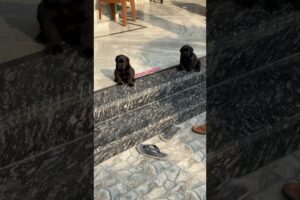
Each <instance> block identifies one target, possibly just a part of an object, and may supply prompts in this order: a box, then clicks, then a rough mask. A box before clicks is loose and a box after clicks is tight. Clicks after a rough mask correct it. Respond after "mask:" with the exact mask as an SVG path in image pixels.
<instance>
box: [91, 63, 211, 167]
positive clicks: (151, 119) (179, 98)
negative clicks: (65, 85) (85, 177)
mask: <svg viewBox="0 0 300 200" xmlns="http://www.w3.org/2000/svg"><path fill="white" fill-rule="evenodd" d="M201 60H202V64H203V67H202V71H201V72H200V73H199V72H178V71H177V70H176V69H175V68H170V69H166V70H164V71H161V72H158V73H155V74H152V75H149V76H146V77H142V78H141V79H138V80H137V81H136V83H135V87H134V88H128V87H126V86H113V87H110V88H106V89H103V90H99V91H98V92H96V94H95V100H94V102H95V113H94V116H95V138H94V141H95V164H98V163H100V162H102V161H104V160H106V159H108V158H110V157H111V156H113V155H116V154H117V153H120V152H122V151H124V150H126V149H128V148H130V147H132V146H133V145H135V144H137V143H140V142H142V141H144V140H146V139H148V138H150V137H153V136H155V135H157V134H158V133H160V132H161V131H162V130H164V129H165V128H167V127H169V126H171V125H173V124H174V123H175V124H176V123H181V122H183V121H185V120H188V119H189V118H191V117H193V116H195V115H198V114H200V113H201V112H203V111H205V104H206V103H205V100H206V90H205V87H206V84H205V69H206V67H205V66H206V64H205V59H204V58H203V59H201Z"/></svg>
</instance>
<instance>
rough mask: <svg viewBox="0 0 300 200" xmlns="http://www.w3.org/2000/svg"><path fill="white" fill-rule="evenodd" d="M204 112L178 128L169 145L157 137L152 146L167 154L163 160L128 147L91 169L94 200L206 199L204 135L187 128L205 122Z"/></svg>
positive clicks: (150, 140) (148, 142)
mask: <svg viewBox="0 0 300 200" xmlns="http://www.w3.org/2000/svg"><path fill="white" fill-rule="evenodd" d="M205 117H206V113H203V114H201V115H199V116H197V117H195V118H192V119H190V120H188V121H186V122H184V123H182V124H181V125H179V126H180V128H181V129H180V130H179V132H178V133H177V134H176V135H175V136H174V138H173V140H172V141H170V142H163V141H161V140H160V139H159V138H158V136H156V137H154V138H151V139H149V140H148V141H145V142H144V143H143V144H155V145H157V146H158V147H159V148H160V150H161V151H162V152H165V153H167V154H168V158H167V159H166V160H163V161H161V160H156V159H152V158H147V157H144V156H142V155H140V154H138V153H137V151H136V150H135V148H131V149H129V150H127V151H125V152H123V153H121V154H119V155H117V156H115V157H113V158H111V159H109V160H107V161H104V162H103V163H101V164H100V165H98V166H96V167H95V169H94V176H95V178H94V195H95V200H118V199H120V200H121V199H124V200H125V199H129V200H136V199H138V200H159V199H161V200H162V199H165V200H168V199H170V200H171V199H191V200H199V199H201V200H203V199H206V136H203V135H198V134H195V133H193V132H192V131H191V127H192V126H193V125H196V124H202V123H205Z"/></svg>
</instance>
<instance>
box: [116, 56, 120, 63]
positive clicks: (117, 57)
mask: <svg viewBox="0 0 300 200" xmlns="http://www.w3.org/2000/svg"><path fill="white" fill-rule="evenodd" d="M119 57H120V55H118V56H116V58H115V61H116V63H117V62H118V59H119Z"/></svg>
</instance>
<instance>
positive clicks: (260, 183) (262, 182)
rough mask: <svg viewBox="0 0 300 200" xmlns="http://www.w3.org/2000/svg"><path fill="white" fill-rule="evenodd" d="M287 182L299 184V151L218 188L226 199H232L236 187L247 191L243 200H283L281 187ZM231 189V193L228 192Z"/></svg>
mask: <svg viewBox="0 0 300 200" xmlns="http://www.w3.org/2000/svg"><path fill="white" fill-rule="evenodd" d="M288 182H298V183H299V182H300V150H297V151H295V152H293V153H291V154H289V155H287V156H285V157H283V158H280V159H278V160H276V161H274V162H272V163H270V164H268V165H266V166H264V167H262V168H259V169H257V170H256V171H254V172H252V173H250V174H248V175H246V176H243V177H241V178H238V179H232V180H229V181H228V182H227V183H226V184H224V185H223V186H222V187H221V188H220V194H219V195H220V196H219V198H217V199H221V198H220V197H225V196H222V193H223V194H225V189H226V191H227V195H226V197H227V199H230V197H233V196H234V194H235V188H236V187H237V186H239V187H243V188H245V189H246V190H248V195H246V196H245V197H244V198H243V200H265V199H272V200H285V199H286V197H285V196H284V195H283V194H282V186H283V185H284V184H285V183H288ZM229 189H231V192H228V190H229ZM224 199H226V198H224Z"/></svg>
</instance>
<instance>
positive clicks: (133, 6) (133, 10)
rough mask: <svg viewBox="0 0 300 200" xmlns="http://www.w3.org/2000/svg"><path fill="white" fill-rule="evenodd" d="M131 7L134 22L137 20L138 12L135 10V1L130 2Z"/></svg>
mask: <svg viewBox="0 0 300 200" xmlns="http://www.w3.org/2000/svg"><path fill="white" fill-rule="evenodd" d="M130 7H131V13H132V17H133V20H134V21H135V20H136V10H135V3H134V0H130Z"/></svg>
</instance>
